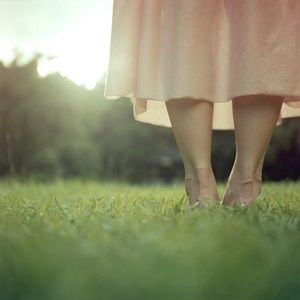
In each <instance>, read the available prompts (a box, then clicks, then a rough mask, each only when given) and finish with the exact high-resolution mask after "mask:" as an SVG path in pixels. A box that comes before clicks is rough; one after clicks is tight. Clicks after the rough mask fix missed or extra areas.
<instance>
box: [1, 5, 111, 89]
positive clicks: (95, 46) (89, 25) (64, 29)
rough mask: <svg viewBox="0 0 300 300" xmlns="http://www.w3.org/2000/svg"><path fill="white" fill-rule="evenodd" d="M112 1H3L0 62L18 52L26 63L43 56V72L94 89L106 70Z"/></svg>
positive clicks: (41, 62) (41, 64)
mask: <svg viewBox="0 0 300 300" xmlns="http://www.w3.org/2000/svg"><path fill="white" fill-rule="evenodd" d="M112 7H113V0H0V60H2V61H3V62H4V63H5V64H6V65H7V64H9V62H10V61H11V60H12V59H13V58H14V51H13V49H14V48H16V49H18V52H20V53H21V54H22V57H23V59H22V60H21V63H26V61H28V60H29V59H30V58H31V57H32V55H34V54H35V53H38V52H39V53H42V54H44V55H45V58H43V59H41V61H40V62H39V66H38V72H39V74H40V75H41V76H46V75H47V74H49V73H51V72H55V71H58V72H59V73H60V74H61V75H62V76H65V77H68V78H69V79H71V80H73V81H74V82H75V83H76V84H78V85H82V86H85V87H86V88H89V89H92V88H94V87H95V85H96V82H97V80H98V79H99V78H101V77H102V76H103V74H104V73H105V72H106V70H107V66H108V59H109V47H110V35H111V22H112Z"/></svg>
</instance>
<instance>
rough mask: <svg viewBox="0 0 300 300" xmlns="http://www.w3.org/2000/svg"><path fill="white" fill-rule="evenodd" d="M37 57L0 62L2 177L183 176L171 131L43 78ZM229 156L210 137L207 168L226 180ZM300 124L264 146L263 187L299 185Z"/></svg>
mask: <svg viewBox="0 0 300 300" xmlns="http://www.w3.org/2000/svg"><path fill="white" fill-rule="evenodd" d="M39 58H40V56H39V55H37V56H36V57H34V58H33V59H32V60H31V61H30V62H28V63H27V64H26V65H22V66H20V65H19V64H18V57H17V58H16V59H15V61H13V62H12V63H11V64H10V65H9V66H5V65H4V64H3V63H1V62H0V177H7V176H8V177H9V176H18V177H21V178H22V177H26V178H27V177H35V178H39V179H46V180H47V179H53V178H57V177H60V178H67V177H74V176H76V177H79V176H80V177H84V178H99V179H104V178H105V179H122V180H125V181H132V182H137V181H145V180H148V181H149V180H165V181H170V180H172V179H174V178H181V177H182V176H183V174H184V171H183V165H182V162H181V159H180V156H179V151H178V149H177V146H176V143H175V139H174V137H173V134H172V131H171V128H165V127H160V126H154V125H150V124H144V123H141V122H137V121H136V120H134V119H133V112H132V105H131V103H130V100H129V98H124V99H118V100H107V99H105V98H104V97H103V92H104V80H105V76H103V78H102V79H101V80H99V82H98V84H97V86H96V88H95V89H94V90H92V91H89V90H86V89H85V88H83V87H79V86H77V85H75V84H74V83H73V82H72V81H70V80H68V79H66V78H64V77H62V76H60V75H59V74H57V73H54V74H51V75H49V76H47V77H45V78H41V77H40V76H39V75H38V73H37V64H38V60H39ZM234 154H235V146H234V132H233V131H214V132H213V153H212V160H213V168H214V171H215V174H216V177H217V179H218V180H225V179H226V178H227V177H228V175H229V172H230V168H231V166H232V163H233V160H234ZM299 177H300V118H292V119H287V120H284V122H283V124H282V125H281V126H279V127H277V128H276V129H275V131H274V135H273V138H272V141H271V145H270V147H269V150H268V153H267V156H266V160H265V165H264V179H265V180H281V179H299Z"/></svg>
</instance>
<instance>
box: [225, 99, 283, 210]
mask: <svg viewBox="0 0 300 300" xmlns="http://www.w3.org/2000/svg"><path fill="white" fill-rule="evenodd" d="M282 101H283V97H282V96H273V95H250V96H241V97H237V98H235V99H233V101H232V109H233V118H234V126H235V139H236V156H235V161H234V165H233V168H232V170H231V173H230V176H229V180H228V186H229V188H227V190H226V193H225V195H224V198H223V203H224V204H229V203H235V202H239V203H241V202H243V203H244V202H245V203H250V202H252V201H254V200H255V198H256V197H257V195H258V194H259V192H260V187H261V173H262V168H263V162H264V157H265V154H266V151H267V149H268V146H269V143H270V141H271V138H272V133H273V129H274V128H275V126H276V122H277V120H278V117H279V114H280V110H281V106H282Z"/></svg>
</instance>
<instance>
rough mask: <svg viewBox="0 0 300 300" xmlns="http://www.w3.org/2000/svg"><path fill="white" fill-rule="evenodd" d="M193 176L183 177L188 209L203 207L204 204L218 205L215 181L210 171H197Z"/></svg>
mask: <svg viewBox="0 0 300 300" xmlns="http://www.w3.org/2000/svg"><path fill="white" fill-rule="evenodd" d="M196 173H197V174H195V175H194V176H186V177H185V191H186V194H187V196H188V201H189V207H190V208H192V207H204V206H205V204H220V198H219V195H218V191H217V185H216V180H215V177H214V174H213V172H212V170H209V171H207V170H202V169H199V168H198V169H197V171H196Z"/></svg>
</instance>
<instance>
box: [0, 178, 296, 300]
mask: <svg viewBox="0 0 300 300" xmlns="http://www.w3.org/2000/svg"><path fill="white" fill-rule="evenodd" d="M218 188H219V192H220V195H221V196H222V195H223V192H224V188H225V185H224V184H220V185H219V186H218ZM185 201H186V197H185V194H184V187H183V184H182V183H178V184H172V185H158V184H155V185H139V186H138V185H131V186H130V185H128V184H125V183H116V182H106V183H105V182H102V183H101V182H97V181H80V180H69V181H62V182H60V181H58V182H54V183H48V184H47V183H38V182H35V181H25V182H20V181H16V180H2V181H0V299H1V300H8V299H11V300H13V299H22V300H23V299H24V300H36V299H39V300H44V299H45V300H49V299H51V300H52V299H53V300H69V299H70V300H71V299H72V300H73V299H74V300H77V299H82V300H89V299H97V300H98V299H113V300H118V299H131V300H132V299H142V300H147V299H149V300H150V299H151V300H153V299H172V300H176V299H205V300H206V299H213V300H216V299H249V300H250V299H251V300H258V299H262V300H268V299H278V300H279V299H280V300H282V299H284V300H288V299H295V300H296V299H300V234H299V233H300V184H299V182H294V183H293V182H280V183H272V182H268V183H264V186H263V190H262V193H261V195H260V197H259V199H258V201H257V203H256V204H255V205H253V206H252V207H248V208H241V207H240V208H238V207H235V208H234V207H217V206H215V207H208V208H205V209H201V210H190V209H188V207H187V205H186V203H185Z"/></svg>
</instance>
